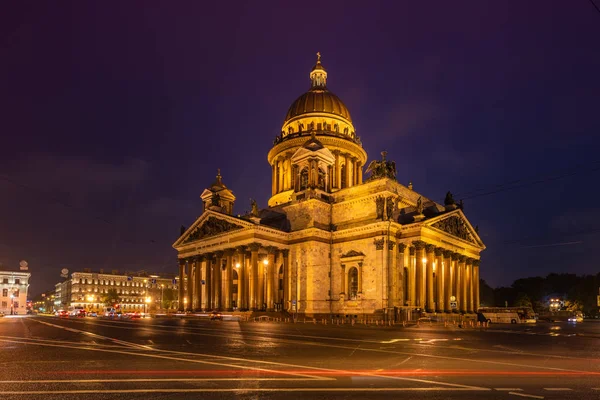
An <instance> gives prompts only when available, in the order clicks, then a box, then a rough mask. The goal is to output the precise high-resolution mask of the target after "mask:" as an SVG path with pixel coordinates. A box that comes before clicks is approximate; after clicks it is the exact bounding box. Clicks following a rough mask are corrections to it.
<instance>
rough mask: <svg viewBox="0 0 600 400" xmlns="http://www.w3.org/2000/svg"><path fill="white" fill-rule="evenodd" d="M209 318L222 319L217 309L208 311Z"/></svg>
mask: <svg viewBox="0 0 600 400" xmlns="http://www.w3.org/2000/svg"><path fill="white" fill-rule="evenodd" d="M210 320H211V321H212V320H223V315H222V314H221V313H220V312H218V311H213V312H211V313H210Z"/></svg>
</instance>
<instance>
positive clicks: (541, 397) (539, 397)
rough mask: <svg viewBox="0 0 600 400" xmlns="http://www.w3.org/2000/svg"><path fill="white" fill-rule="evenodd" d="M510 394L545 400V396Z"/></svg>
mask: <svg viewBox="0 0 600 400" xmlns="http://www.w3.org/2000/svg"><path fill="white" fill-rule="evenodd" d="M508 394H512V395H515V396H521V397H530V398H532V399H543V398H544V396H536V395H534V394H525V393H518V392H508Z"/></svg>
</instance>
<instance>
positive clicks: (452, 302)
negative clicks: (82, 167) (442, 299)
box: [450, 301, 457, 310]
mask: <svg viewBox="0 0 600 400" xmlns="http://www.w3.org/2000/svg"><path fill="white" fill-rule="evenodd" d="M456 306H457V304H456V301H451V302H450V308H451V309H453V310H454V309H456Z"/></svg>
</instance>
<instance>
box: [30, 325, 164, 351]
mask: <svg viewBox="0 0 600 400" xmlns="http://www.w3.org/2000/svg"><path fill="white" fill-rule="evenodd" d="M33 321H35V322H38V323H40V324H44V325H48V326H52V327H54V328H58V329H64V330H66V331H70V332H75V333H82V334H84V335H88V336H92V337H95V338H100V339H104V340H109V341H111V342H114V343H119V344H122V345H123V346H127V347H135V348H138V349H145V350H154V349H153V348H152V347H149V346H144V345H141V344H136V343H131V342H126V341H123V340H119V339H115V338H111V337H108V336H102V335H98V334H96V333H92V332H88V331H82V330H79V329H73V328H67V327H65V326H62V325H56V324H51V323H49V322H44V321H39V320H37V319H33Z"/></svg>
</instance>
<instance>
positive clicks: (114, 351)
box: [0, 339, 335, 381]
mask: <svg viewBox="0 0 600 400" xmlns="http://www.w3.org/2000/svg"><path fill="white" fill-rule="evenodd" d="M0 342H11V343H21V344H30V345H34V346H46V347H63V348H68V349H71V350H90V351H99V352H104V353H117V354H125V355H133V356H139V357H150V358H160V359H165V360H172V361H185V362H191V363H197V364H208V365H218V366H220V367H231V368H238V369H244V370H251V371H262V372H268V373H273V374H276V375H291V376H302V377H305V378H312V379H315V380H327V381H329V380H335V379H334V378H327V377H322V376H316V375H307V374H299V373H294V372H287V371H283V370H282V371H278V370H272V369H267V368H261V367H248V366H244V365H236V364H226V363H219V362H215V361H205V360H198V359H189V358H181V357H170V356H164V355H160V354H152V353H133V352H129V351H124V350H116V349H115V350H112V349H99V348H94V347H79V348H74V347H73V346H64V345H60V344H51V343H35V342H34V343H27V342H17V341H14V340H7V339H0ZM188 355H191V354H188ZM246 361H252V360H246Z"/></svg>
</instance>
